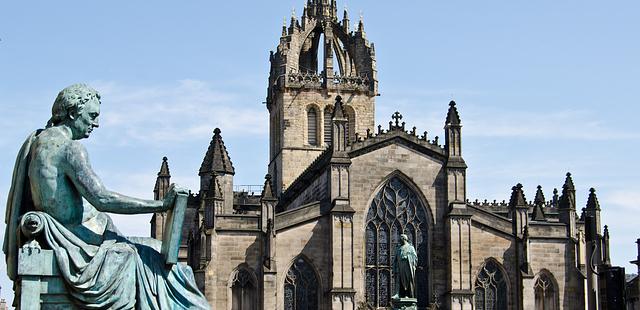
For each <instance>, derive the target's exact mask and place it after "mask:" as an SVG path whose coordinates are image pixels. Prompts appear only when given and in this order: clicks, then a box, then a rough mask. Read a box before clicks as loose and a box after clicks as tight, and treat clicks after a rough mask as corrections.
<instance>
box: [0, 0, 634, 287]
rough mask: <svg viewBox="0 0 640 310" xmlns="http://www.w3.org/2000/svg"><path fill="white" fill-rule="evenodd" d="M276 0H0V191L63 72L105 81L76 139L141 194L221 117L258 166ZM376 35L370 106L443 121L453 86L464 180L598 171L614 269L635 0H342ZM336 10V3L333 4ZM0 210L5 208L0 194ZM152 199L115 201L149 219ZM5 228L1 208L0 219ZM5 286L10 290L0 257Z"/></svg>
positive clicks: (131, 224) (145, 222)
mask: <svg viewBox="0 0 640 310" xmlns="http://www.w3.org/2000/svg"><path fill="white" fill-rule="evenodd" d="M304 2H305V0H295V1H292V0H288V1H180V2H176V1H153V2H151V1H146V2H145V1H124V0H114V1H11V2H9V1H4V2H2V3H1V4H0V115H2V118H3V119H2V121H0V132H1V134H0V149H2V150H3V152H0V204H2V206H1V207H0V209H4V202H5V201H6V196H7V192H8V189H9V186H10V178H11V170H12V167H13V163H14V160H15V156H16V154H17V151H18V149H19V147H20V145H21V144H22V142H23V141H24V139H25V138H26V136H27V135H28V134H29V133H30V132H32V131H33V130H35V129H37V128H41V127H43V126H44V125H45V123H46V121H47V120H48V119H49V115H50V109H51V105H52V103H53V100H54V99H55V96H56V94H57V93H58V91H60V90H61V89H62V88H64V87H66V86H68V85H70V84H72V83H77V82H84V83H88V84H89V85H91V86H92V87H94V88H96V89H97V90H98V91H100V92H101V94H102V106H101V109H102V111H101V113H102V115H101V120H100V121H101V123H100V128H98V129H96V130H94V132H93V134H92V136H91V138H90V139H88V140H84V144H85V146H86V147H87V149H88V152H89V154H90V160H91V162H92V165H93V167H94V169H95V170H96V172H97V173H98V175H99V176H101V177H102V179H103V181H104V183H105V184H106V186H107V187H108V188H109V189H112V190H115V191H118V192H121V193H124V194H128V195H132V196H137V197H142V198H152V197H153V192H152V190H153V186H154V182H155V175H156V173H157V171H158V170H159V168H160V163H161V158H162V157H163V156H167V157H168V158H169V165H170V170H171V175H172V181H173V182H176V183H179V184H182V185H183V186H186V187H188V188H191V189H194V190H195V189H197V188H198V177H197V172H198V168H199V166H200V163H201V162H202V159H203V157H204V154H205V152H206V149H207V146H208V144H209V141H210V140H211V137H212V135H213V133H212V132H213V129H214V128H216V127H220V128H221V130H222V136H223V139H224V141H225V144H226V146H227V149H228V151H229V153H230V156H231V159H232V161H233V163H234V166H235V168H236V175H235V179H234V182H235V184H262V182H263V177H264V175H265V173H266V170H267V169H266V167H267V163H268V114H267V109H266V107H265V105H264V104H263V102H264V101H265V97H266V88H267V78H268V73H269V62H268V59H269V58H268V57H269V51H270V50H274V49H275V48H276V46H277V44H278V42H279V38H280V33H281V26H282V22H283V18H286V20H289V18H290V15H291V11H292V9H295V12H296V14H297V15H299V14H300V13H301V12H302V6H303V4H304ZM338 5H339V7H340V8H342V7H343V6H344V5H347V6H348V9H349V12H350V17H351V20H352V24H357V23H356V22H357V20H358V19H359V18H360V16H362V17H363V19H364V23H365V31H366V33H367V38H368V39H369V40H370V41H372V42H374V43H375V47H376V58H377V66H378V77H379V88H380V93H381V96H380V97H377V99H376V121H377V123H378V124H383V125H384V124H386V123H388V121H389V120H390V116H391V114H392V113H393V112H394V111H396V110H397V111H400V112H401V113H402V114H403V116H404V118H403V120H404V121H406V122H407V126H409V127H412V126H416V127H417V128H418V132H422V131H425V130H427V131H429V133H430V136H434V135H440V136H442V134H443V129H442V128H443V126H444V120H445V116H446V112H447V107H448V102H449V100H451V99H454V100H456V102H457V103H458V109H459V111H460V116H461V118H462V122H463V125H464V127H463V136H462V138H463V156H464V158H465V160H466V162H467V164H468V166H469V168H468V170H467V176H468V181H467V188H468V198H469V199H471V200H474V199H476V198H478V199H480V200H484V199H488V200H494V199H497V200H499V201H501V200H504V199H507V200H508V199H509V196H510V189H511V187H512V186H513V185H515V184H516V183H522V184H523V185H524V190H525V195H526V197H527V199H529V200H532V199H533V197H534V195H535V188H536V186H537V185H538V184H540V185H542V187H543V189H544V190H545V194H546V196H547V198H548V199H550V197H551V195H552V190H553V188H556V187H557V188H561V186H562V183H563V181H564V175H565V173H566V172H568V171H570V172H571V173H572V174H573V177H574V182H575V185H576V189H577V203H578V207H579V208H581V207H583V206H584V205H585V204H586V200H587V196H588V189H589V188H590V187H595V188H596V190H597V194H598V198H599V200H600V204H601V208H602V222H603V224H606V225H609V230H610V234H611V256H612V261H613V263H614V264H616V265H620V266H624V267H626V270H627V273H635V272H636V271H637V269H636V267H635V266H634V265H631V264H629V261H631V260H633V259H635V257H636V255H637V251H636V244H635V243H634V242H635V240H636V239H637V238H640V232H639V230H638V229H637V227H638V224H637V223H638V222H639V220H640V215H639V212H638V211H640V208H639V207H638V202H640V179H639V178H638V177H637V176H638V175H639V174H640V168H639V167H640V165H639V164H638V163H637V159H638V157H639V156H638V155H640V144H639V142H640V129H639V128H638V124H637V123H636V122H637V121H638V119H637V116H638V114H639V112H640V104H639V102H638V97H639V96H638V89H639V85H640V58H639V56H638V55H640V40H638V32H639V31H640V19H638V18H637V16H638V13H639V11H640V2H637V1H609V2H606V3H605V2H601V1H578V0H562V1H557V0H541V1H493V0H488V1H419V0H405V1H393V2H391V1H364V0H352V1H348V2H346V3H345V1H338ZM340 11H341V10H340ZM0 212H3V210H0ZM149 219H150V217H149V216H146V215H140V216H115V220H116V224H117V225H118V226H119V228H120V229H121V230H122V231H123V232H125V233H126V234H128V235H139V236H148V235H149V230H150V228H149ZM0 231H2V232H4V223H2V224H0ZM1 258H2V259H1V261H2V263H0V285H1V286H2V291H1V292H0V297H2V298H5V299H7V300H12V298H13V297H12V295H13V293H12V291H11V283H10V281H9V280H8V278H7V277H6V272H5V271H6V270H5V269H6V267H5V265H4V263H3V262H4V257H1Z"/></svg>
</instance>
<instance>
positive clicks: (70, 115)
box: [47, 84, 100, 140]
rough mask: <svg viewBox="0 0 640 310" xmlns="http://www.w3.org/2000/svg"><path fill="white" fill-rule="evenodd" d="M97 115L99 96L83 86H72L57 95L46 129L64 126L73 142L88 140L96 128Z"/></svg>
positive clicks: (93, 90) (98, 113)
mask: <svg viewBox="0 0 640 310" xmlns="http://www.w3.org/2000/svg"><path fill="white" fill-rule="evenodd" d="M99 115H100V94H98V92H97V91H96V90H95V89H93V88H91V87H89V86H87V85H85V84H73V85H71V86H68V87H66V88H65V89H63V90H62V91H60V93H58V97H56V101H55V102H54V103H53V108H51V119H49V122H48V123H47V127H51V126H59V125H66V126H68V127H69V128H70V129H71V134H72V138H73V139H74V140H78V139H82V138H88V137H89V135H90V134H91V131H93V128H96V127H98V116H99Z"/></svg>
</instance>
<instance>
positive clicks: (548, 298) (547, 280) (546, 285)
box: [534, 272, 558, 310]
mask: <svg viewBox="0 0 640 310" xmlns="http://www.w3.org/2000/svg"><path fill="white" fill-rule="evenodd" d="M534 289H535V296H536V297H535V298H536V310H556V309H558V307H557V305H558V303H557V302H556V301H557V300H558V294H557V292H558V290H557V289H556V287H555V284H554V281H553V279H552V276H551V275H550V274H548V273H547V272H541V273H540V275H539V276H538V279H537V280H536V284H535V286H534Z"/></svg>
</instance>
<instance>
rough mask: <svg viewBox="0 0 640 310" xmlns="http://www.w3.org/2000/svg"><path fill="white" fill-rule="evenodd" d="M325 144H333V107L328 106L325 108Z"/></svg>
mask: <svg viewBox="0 0 640 310" xmlns="http://www.w3.org/2000/svg"><path fill="white" fill-rule="evenodd" d="M323 116H324V122H323V125H324V145H325V146H329V145H331V133H332V128H331V127H332V124H331V117H332V116H333V107H330V106H328V107H326V108H325V109H324V115H323Z"/></svg>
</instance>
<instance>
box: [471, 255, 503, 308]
mask: <svg viewBox="0 0 640 310" xmlns="http://www.w3.org/2000/svg"><path fill="white" fill-rule="evenodd" d="M475 304H476V309H477V310H506V309H507V280H506V279H505V276H504V273H503V271H502V268H500V266H499V265H498V263H497V262H495V261H493V260H487V261H486V262H485V264H484V265H483V266H482V268H481V269H480V272H479V273H478V277H477V279H476V283H475Z"/></svg>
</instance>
